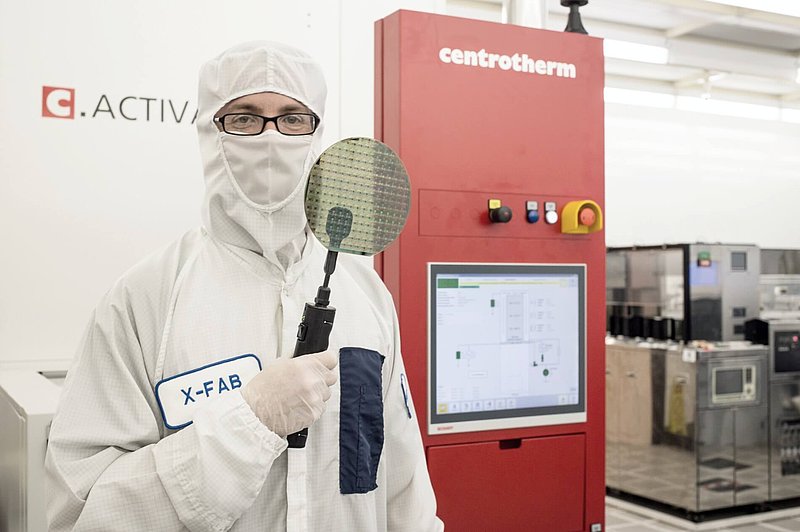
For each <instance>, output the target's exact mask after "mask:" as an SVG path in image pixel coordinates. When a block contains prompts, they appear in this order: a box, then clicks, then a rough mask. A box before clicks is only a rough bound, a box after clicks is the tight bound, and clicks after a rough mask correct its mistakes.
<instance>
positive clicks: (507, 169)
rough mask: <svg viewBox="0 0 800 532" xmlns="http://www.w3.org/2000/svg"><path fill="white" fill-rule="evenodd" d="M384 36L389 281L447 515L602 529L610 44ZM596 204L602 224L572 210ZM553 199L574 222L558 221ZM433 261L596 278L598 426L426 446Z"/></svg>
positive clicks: (497, 523) (488, 34)
mask: <svg viewBox="0 0 800 532" xmlns="http://www.w3.org/2000/svg"><path fill="white" fill-rule="evenodd" d="M375 30H376V38H375V61H376V62H375V136H376V137H377V138H378V139H381V140H382V141H383V142H385V143H387V144H388V145H389V146H391V147H392V148H393V149H394V150H395V151H397V152H398V154H399V155H400V157H401V158H402V160H403V162H404V164H405V165H406V168H407V170H408V172H409V175H410V176H411V185H412V207H411V213H410V216H409V221H408V224H407V226H406V228H405V230H404V231H403V233H402V234H401V236H400V238H399V239H398V241H397V242H396V243H395V244H393V245H392V246H391V247H390V248H389V249H387V250H386V251H385V252H384V253H383V254H382V255H380V256H379V257H377V259H376V268H377V269H378V271H379V273H380V274H381V275H382V277H383V279H384V281H385V283H386V285H387V286H388V287H389V290H390V291H391V292H392V294H393V296H394V300H395V304H396V305H397V311H398V315H399V319H400V330H401V341H402V348H403V355H404V358H405V363H406V370H407V373H408V378H409V383H410V386H411V391H412V395H413V398H414V402H415V405H416V413H417V416H418V421H419V424H420V429H421V431H422V434H423V442H424V445H425V449H426V456H427V460H428V468H429V471H430V473H431V479H432V482H433V486H434V489H435V491H436V497H437V502H438V507H439V511H438V513H439V516H440V517H441V518H442V519H443V520H444V522H445V526H446V527H447V529H448V530H450V531H462V530H504V531H510V530H520V531H522V530H524V531H546V532H557V531H578V530H586V531H589V530H592V531H594V530H600V529H601V528H599V527H597V525H601V526H602V524H603V522H604V496H605V482H604V467H605V466H604V454H605V447H604V426H605V421H604V415H605V412H604V401H605V395H604V393H605V387H604V379H605V362H604V357H605V344H604V337H605V242H604V233H603V231H602V230H598V229H600V228H601V227H602V209H603V205H604V176H603V169H604V161H603V52H602V41H601V40H600V39H596V38H592V37H588V36H585V35H579V34H569V33H560V32H552V31H544V30H536V29H530V28H524V27H520V26H513V25H504V24H495V23H489V22H483V21H476V20H469V19H461V18H454V17H447V16H441V15H433V14H428V13H418V12H412V11H398V12H396V13H394V14H392V15H390V16H388V17H386V18H385V19H382V20H379V21H378V22H377V23H376V27H375ZM492 56H494V57H493V58H492ZM490 199H499V200H500V201H501V202H502V204H503V205H504V206H508V207H510V208H511V209H512V211H513V215H512V217H511V220H510V221H508V223H491V222H490V219H489V216H488V210H487V202H488V201H489V200H490ZM583 200H589V201H587V205H588V206H590V207H591V212H589V211H585V210H583V205H582V204H576V203H571V202H575V201H583ZM529 201H536V202H537V203H538V207H539V213H537V214H540V219H539V220H538V221H535V223H533V222H531V221H529V219H528V218H527V216H526V214H527V212H526V206H529V204H528V203H527V202H529ZM553 202H554V203H555V207H556V209H555V210H556V214H557V215H559V217H563V216H564V215H567V216H569V217H570V223H569V224H565V225H564V226H563V227H562V222H563V220H561V219H559V220H558V221H557V222H556V223H548V221H546V220H545V219H544V218H545V203H553ZM568 203H569V204H570V206H569V208H567V209H565V207H567V204H568ZM551 206H552V205H551ZM579 211H580V212H579ZM551 216H552V215H551ZM532 218H535V217H533V216H532V217H531V219H532ZM585 220H589V221H588V222H586V224H587V225H586V226H582V225H581V223H583V221H585ZM550 221H552V219H551V220H550ZM568 226H569V227H568ZM590 226H591V227H590ZM576 228H577V230H576ZM431 262H463V263H481V262H484V263H487V262H488V263H545V264H585V265H586V301H585V304H586V318H585V325H586V343H585V346H586V347H585V406H586V421H585V422H581V423H571V424H561V425H545V426H531V427H522V428H514V429H505V430H484V431H479V432H462V433H457V434H454V433H445V434H433V435H429V434H428V419H427V417H428V410H427V408H428V407H427V403H428V388H427V386H428V371H429V369H428V347H429V346H428V322H427V319H428V318H427V316H428V308H427V305H428V302H427V299H426V297H425V294H426V293H427V287H428V285H427V283H428V277H427V275H428V273H427V265H428V263H431ZM593 525H594V526H593Z"/></svg>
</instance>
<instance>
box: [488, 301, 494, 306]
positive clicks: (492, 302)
mask: <svg viewBox="0 0 800 532" xmlns="http://www.w3.org/2000/svg"><path fill="white" fill-rule="evenodd" d="M489 304H490V305H491V306H492V307H494V299H492V300H491V302H490V303H489Z"/></svg>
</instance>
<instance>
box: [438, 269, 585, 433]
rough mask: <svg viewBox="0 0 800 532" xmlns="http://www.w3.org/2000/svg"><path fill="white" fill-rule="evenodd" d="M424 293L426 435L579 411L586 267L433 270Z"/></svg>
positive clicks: (521, 423)
mask: <svg viewBox="0 0 800 532" xmlns="http://www.w3.org/2000/svg"><path fill="white" fill-rule="evenodd" d="M429 293H430V358H429V364H430V365H429V370H430V393H429V397H430V401H429V403H430V404H429V421H430V424H429V425H430V426H432V427H433V426H437V425H440V426H441V425H446V426H447V430H453V429H456V430H453V431H454V432H458V431H459V430H457V428H458V425H459V424H466V426H467V427H468V428H465V430H489V429H497V428H511V427H520V426H526V424H528V421H529V422H530V424H531V425H541V424H550V422H547V421H545V422H543V421H542V420H541V419H538V420H536V419H533V418H540V417H542V416H553V419H551V421H552V422H553V424H555V423H567V422H574V421H575V420H576V419H577V418H576V417H575V416H568V417H565V418H563V419H561V420H559V419H555V418H554V416H557V415H559V414H570V413H584V412H585V406H584V405H585V398H584V389H585V386H584V368H585V266H584V265H549V264H463V263H460V264H430V287H429ZM523 418H525V419H523ZM503 420H506V421H507V422H504V421H503ZM526 420H527V421H526ZM489 421H490V422H489ZM487 422H489V423H487ZM440 428H441V427H440ZM432 433H436V430H435V429H434V430H432Z"/></svg>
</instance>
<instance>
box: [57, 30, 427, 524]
mask: <svg viewBox="0 0 800 532" xmlns="http://www.w3.org/2000/svg"><path fill="white" fill-rule="evenodd" d="M260 92H277V93H280V94H283V95H285V96H289V97H291V98H294V99H296V100H297V101H299V102H301V103H303V104H304V105H306V106H307V107H308V108H310V109H311V110H312V111H313V112H314V113H316V114H317V115H318V116H320V117H321V116H323V111H324V100H325V85H324V81H323V78H322V73H321V70H320V69H319V67H318V66H317V65H316V64H315V63H314V62H313V61H312V60H310V59H309V58H308V57H307V56H306V55H305V54H303V53H302V52H299V51H297V50H295V49H293V48H289V47H286V46H283V45H277V44H273V43H249V44H246V45H241V46H238V47H235V48H232V49H230V50H228V51H226V52H225V53H223V54H222V55H220V56H219V57H217V58H215V59H213V60H211V61H210V62H208V63H207V64H206V65H204V67H203V69H202V70H201V73H200V93H199V115H198V122H197V124H198V125H197V128H198V133H199V138H200V150H201V154H202V158H203V165H204V173H205V180H206V196H205V200H204V206H203V213H202V214H203V226H202V228H200V229H198V230H195V231H192V232H190V233H188V234H186V235H184V236H183V237H182V238H181V239H180V240H178V241H177V242H175V243H174V244H172V245H170V246H168V247H167V248H166V249H164V250H162V251H161V252H159V253H157V254H155V255H153V256H151V257H149V258H147V259H145V260H144V261H143V262H141V263H140V264H138V265H137V266H135V267H134V268H133V269H131V270H130V271H129V272H127V273H126V274H125V275H123V277H122V278H121V279H120V280H119V281H118V282H117V283H116V284H115V285H114V287H113V288H112V289H111V290H110V291H109V292H108V293H107V294H106V295H105V297H104V298H103V299H102V301H101V302H100V303H99V305H98V306H97V308H96V310H95V312H94V315H93V316H92V318H91V321H90V323H89V326H88V328H87V330H86V332H85V335H84V337H83V340H82V344H81V347H80V350H79V352H78V354H77V357H76V360H75V361H74V363H73V366H72V368H71V369H70V371H69V373H68V376H67V380H66V383H65V386H64V390H63V395H62V402H61V405H60V407H59V410H58V412H57V414H56V416H55V418H54V420H53V425H52V429H51V432H50V441H49V445H48V452H47V461H46V469H47V484H48V519H49V522H50V524H51V529H52V530H70V529H74V530H103V531H113V530H121V531H122V530H124V531H144V530H182V529H190V530H228V529H230V530H239V531H251V530H252V531H256V530H258V531H264V530H269V531H276V530H312V531H317V530H333V531H348V532H349V531H382V530H408V531H415V532H416V531H427V530H440V529H441V528H442V524H441V522H440V521H439V520H438V519H437V518H436V516H435V513H436V505H435V499H434V495H433V491H432V489H431V484H430V479H429V476H428V472H427V469H426V466H425V458H424V453H423V448H422V443H421V438H420V434H419V429H418V426H417V420H416V417H415V415H414V407H413V404H412V403H411V402H410V401H406V400H405V396H404V392H407V389H405V388H404V387H405V386H406V384H404V382H403V381H405V377H402V378H401V376H403V375H404V373H405V370H404V367H403V360H402V357H401V355H400V344H399V335H398V326H397V318H396V316H395V313H394V307H393V304H392V301H391V298H390V296H389V294H388V292H387V290H386V289H385V287H384V286H383V284H382V282H381V280H380V279H379V278H378V276H377V275H376V273H375V272H374V271H373V270H372V269H371V268H370V267H369V266H368V265H365V264H364V263H363V262H362V261H361V260H359V259H356V258H354V257H350V256H345V255H340V257H339V262H338V265H337V268H336V273H335V274H334V275H333V277H332V279H331V290H332V295H331V303H332V305H333V306H335V307H336V309H337V313H336V321H335V325H334V327H333V332H332V334H331V337H330V344H331V348H332V349H333V350H334V351H335V352H336V353H339V364H338V367H337V370H336V371H338V373H339V374H338V382H337V384H335V385H333V386H332V387H331V392H332V396H331V397H330V399H329V400H328V401H327V403H326V409H325V411H324V413H322V415H321V417H320V418H319V419H318V421H316V422H315V423H313V424H312V425H311V427H310V428H309V438H308V443H307V446H306V448H305V449H302V450H298V449H289V450H287V443H286V439H285V438H283V437H281V436H279V435H278V434H277V433H276V432H274V431H273V430H271V429H270V428H268V427H267V426H266V425H265V424H263V423H262V422H261V421H260V420H259V417H261V416H259V417H257V416H256V414H255V413H254V411H253V408H251V406H250V405H249V404H248V403H247V402H246V401H245V399H244V398H243V396H242V393H241V391H242V389H248V390H249V388H247V386H248V382H252V383H253V384H255V383H256V380H254V379H255V377H254V376H255V375H259V370H260V369H261V368H264V372H266V371H267V370H268V369H269V368H270V367H271V365H274V364H276V361H277V360H278V359H281V358H288V357H291V356H292V353H293V350H294V344H295V336H296V331H297V325H298V323H299V321H300V317H301V314H302V310H303V306H304V304H305V302H306V301H310V300H311V299H313V297H314V295H315V293H316V289H317V287H318V286H319V285H320V283H321V281H322V278H323V263H324V260H325V253H326V252H325V250H324V248H322V246H321V245H320V244H319V243H318V242H317V241H316V240H315V239H314V238H313V236H311V235H307V234H306V227H305V217H304V214H303V205H302V203H303V188H304V185H305V178H304V176H305V175H306V170H308V168H309V167H310V165H311V164H312V162H313V161H314V160H315V157H316V155H317V154H318V153H319V149H320V142H321V141H320V135H321V130H319V129H318V130H317V131H316V133H315V134H314V135H313V136H311V137H302V138H299V140H298V139H293V138H288V137H287V138H283V137H281V136H279V134H277V132H274V131H272V132H268V133H269V134H267V133H264V134H263V135H262V136H259V137H247V138H242V139H233V138H231V136H230V135H227V134H225V133H223V132H220V131H218V130H217V128H216V126H215V124H214V123H213V121H212V120H213V117H214V114H215V113H216V112H217V111H218V110H219V109H220V108H221V107H222V106H223V105H224V104H226V103H227V102H229V101H231V100H233V99H235V98H238V97H240V96H243V95H247V94H252V93H260ZM287 139H288V140H287ZM272 140H274V141H275V142H276V143H283V144H286V145H285V146H283V147H284V148H285V149H273V148H274V145H273V144H272V143H271V142H272ZM293 141H294V142H293ZM257 145H264V147H263V149H264V150H273V151H272V152H270V153H275V154H276V155H275V156H274V159H275V162H276V163H277V164H275V165H272V166H270V170H268V171H267V173H266V174H258V175H255V174H254V173H253V172H255V173H258V172H260V171H261V170H260V167H259V165H254V166H253V165H251V166H248V164H247V160H248V156H247V154H248V153H252V154H255V155H256V156H257V155H258V153H262V152H261V151H259V149H257ZM299 146H305V148H301V147H299ZM278 148H280V146H279V147H278ZM298 160H300V161H302V164H300V163H298ZM298 172H299V173H298ZM259 179H260V180H261V182H262V183H264V186H266V187H273V188H268V189H267V190H260V189H259V188H258V187H257V186H254V183H253V180H256V181H257V180H259ZM309 356H312V355H309ZM298 360H299V359H298ZM251 379H252V380H251ZM331 382H332V381H331ZM261 419H264V417H261ZM276 430H277V429H276ZM359 442H360V443H359Z"/></svg>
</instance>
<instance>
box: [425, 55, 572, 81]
mask: <svg viewBox="0 0 800 532" xmlns="http://www.w3.org/2000/svg"><path fill="white" fill-rule="evenodd" d="M439 61H441V62H442V63H448V64H453V65H463V66H472V67H478V68H499V69H500V70H513V71H514V72H525V73H528V74H538V75H540V76H555V77H559V78H575V77H577V75H578V72H577V69H576V68H575V65H573V64H572V63H563V62H561V61H547V60H544V59H534V58H532V57H529V56H528V54H520V53H515V54H513V55H505V54H495V53H491V52H487V51H486V50H484V49H480V50H477V51H475V50H461V49H458V48H442V49H441V50H439Z"/></svg>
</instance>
